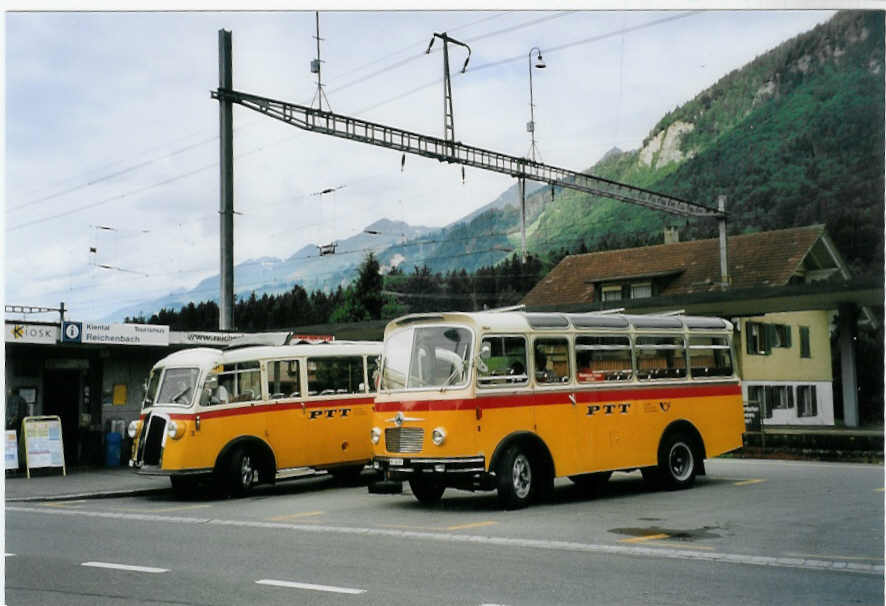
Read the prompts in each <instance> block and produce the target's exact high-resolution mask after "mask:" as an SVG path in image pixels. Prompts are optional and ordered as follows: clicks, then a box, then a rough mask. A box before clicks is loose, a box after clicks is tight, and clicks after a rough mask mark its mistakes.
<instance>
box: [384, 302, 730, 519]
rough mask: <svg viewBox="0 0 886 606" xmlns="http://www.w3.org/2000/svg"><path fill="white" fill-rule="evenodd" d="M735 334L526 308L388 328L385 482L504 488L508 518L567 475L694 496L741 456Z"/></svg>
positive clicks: (692, 320)
mask: <svg viewBox="0 0 886 606" xmlns="http://www.w3.org/2000/svg"><path fill="white" fill-rule="evenodd" d="M733 360H734V356H733V353H732V324H730V323H729V322H728V321H726V320H722V319H719V318H706V317H693V316H681V315H624V314H609V313H587V314H570V313H526V312H522V311H503V312H478V313H444V314H416V315H410V316H405V317H403V318H399V319H397V320H394V321H392V322H391V323H389V324H388V326H387V328H386V330H385V343H384V354H383V356H382V367H381V376H380V386H379V392H378V394H377V395H376V400H375V413H374V421H373V427H372V430H371V439H372V442H373V444H374V449H375V454H374V462H373V465H374V467H375V468H376V469H377V470H379V471H380V472H382V473H383V475H384V480H382V481H380V482H377V483H375V484H373V485H371V486H370V491H371V492H397V491H399V490H400V489H401V488H402V482H403V481H408V482H409V486H410V488H411V489H412V493H413V494H414V495H415V497H416V498H417V499H418V500H419V501H421V502H425V503H428V502H435V501H437V500H438V499H440V498H441V496H442V494H443V491H444V490H445V489H446V488H447V487H452V488H460V489H467V490H497V492H498V498H499V500H500V502H501V503H502V505H503V506H505V507H506V508H518V507H523V506H525V505H527V504H529V503H530V502H532V501H533V500H535V499H537V498H539V497H541V496H543V495H546V494H548V493H549V492H550V491H551V490H552V489H553V483H554V479H555V478H557V477H564V476H566V477H569V478H570V479H572V480H573V481H575V482H576V483H579V484H591V485H596V484H598V483H600V482H605V481H606V480H608V479H609V476H610V475H611V473H612V472H613V471H617V470H621V471H630V470H636V469H640V470H642V472H643V476H644V478H646V479H647V480H648V481H649V482H651V483H655V484H662V485H665V486H667V487H669V488H684V487H688V486H690V485H691V484H692V483H693V482H694V480H695V477H696V475H697V474H703V473H704V459H705V458H707V457H713V456H716V455H719V454H722V453H725V452H728V451H730V450H734V449H736V448H739V447H741V445H742V433H743V431H744V412H743V406H742V398H741V385H740V383H739V379H738V377H737V376H736V374H735V368H734V365H733Z"/></svg>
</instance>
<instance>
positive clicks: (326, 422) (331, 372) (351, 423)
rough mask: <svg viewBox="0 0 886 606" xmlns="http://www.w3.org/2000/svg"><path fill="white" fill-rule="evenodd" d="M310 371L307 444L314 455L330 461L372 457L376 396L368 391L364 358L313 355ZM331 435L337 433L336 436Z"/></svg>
mask: <svg viewBox="0 0 886 606" xmlns="http://www.w3.org/2000/svg"><path fill="white" fill-rule="evenodd" d="M306 370H307V388H308V400H307V411H306V417H307V425H308V432H307V436H305V442H306V445H310V446H309V447H310V449H311V452H312V458H313V459H316V460H318V461H323V462H329V463H346V462H348V461H357V460H364V459H369V458H371V456H372V452H371V451H372V447H371V443H370V441H369V437H368V436H369V427H370V426H371V421H370V420H369V415H370V414H371V412H372V395H371V393H367V392H368V391H369V389H368V388H367V377H366V371H365V368H364V357H363V356H361V355H351V356H323V357H320V356H317V357H310V358H308V359H307V363H306ZM329 436H335V439H332V438H330V437H329Z"/></svg>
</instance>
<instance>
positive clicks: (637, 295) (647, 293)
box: [631, 282, 652, 299]
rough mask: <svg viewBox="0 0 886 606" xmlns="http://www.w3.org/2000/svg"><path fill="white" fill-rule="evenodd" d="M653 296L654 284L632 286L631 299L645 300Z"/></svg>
mask: <svg viewBox="0 0 886 606" xmlns="http://www.w3.org/2000/svg"><path fill="white" fill-rule="evenodd" d="M651 296H652V284H651V283H650V282H645V283H643V284H631V298H632V299H645V298H647V297H651Z"/></svg>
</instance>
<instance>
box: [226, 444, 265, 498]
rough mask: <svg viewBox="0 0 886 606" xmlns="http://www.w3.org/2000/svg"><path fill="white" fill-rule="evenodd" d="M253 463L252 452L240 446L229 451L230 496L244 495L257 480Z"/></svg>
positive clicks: (256, 471)
mask: <svg viewBox="0 0 886 606" xmlns="http://www.w3.org/2000/svg"><path fill="white" fill-rule="evenodd" d="M255 463H256V461H255V457H254V456H253V455H252V453H251V452H250V451H249V450H247V449H246V448H244V447H242V446H240V447H238V448H237V449H236V450H234V452H232V453H231V460H230V467H229V468H228V480H229V481H230V490H231V495H232V496H235V497H242V496H244V495H245V494H246V493H248V492H249V491H250V490H251V489H252V487H253V486H255V484H256V483H257V482H258V470H257V469H256V467H255Z"/></svg>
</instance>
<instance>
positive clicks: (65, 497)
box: [6, 488, 172, 503]
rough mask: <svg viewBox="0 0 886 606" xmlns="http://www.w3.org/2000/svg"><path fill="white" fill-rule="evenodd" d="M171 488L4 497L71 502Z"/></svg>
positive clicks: (13, 499) (23, 501)
mask: <svg viewBox="0 0 886 606" xmlns="http://www.w3.org/2000/svg"><path fill="white" fill-rule="evenodd" d="M171 490H172V488H136V489H133V490H104V491H96V492H78V493H68V494H57V495H45V496H30V497H9V496H7V497H6V502H7V503H28V502H33V501H71V500H74V499H112V498H115V497H127V496H143V495H152V494H161V493H165V492H170V491H171Z"/></svg>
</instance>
